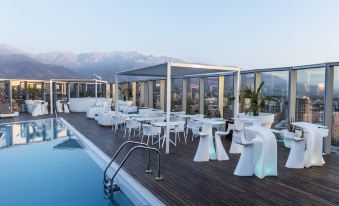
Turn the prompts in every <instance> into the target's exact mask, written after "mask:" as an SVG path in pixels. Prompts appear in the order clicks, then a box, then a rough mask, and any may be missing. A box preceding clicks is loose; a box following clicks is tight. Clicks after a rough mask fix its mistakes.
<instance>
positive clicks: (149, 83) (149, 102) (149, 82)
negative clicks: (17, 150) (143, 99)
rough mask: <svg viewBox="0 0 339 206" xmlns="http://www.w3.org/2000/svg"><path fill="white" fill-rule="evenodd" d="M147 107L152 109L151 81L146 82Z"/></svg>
mask: <svg viewBox="0 0 339 206" xmlns="http://www.w3.org/2000/svg"><path fill="white" fill-rule="evenodd" d="M148 107H150V108H153V81H148Z"/></svg>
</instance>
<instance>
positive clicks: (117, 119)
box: [112, 115, 126, 133]
mask: <svg viewBox="0 0 339 206" xmlns="http://www.w3.org/2000/svg"><path fill="white" fill-rule="evenodd" d="M125 122H126V120H125V118H123V117H122V116H120V115H113V116H112V131H114V133H116V131H117V129H118V127H119V126H120V125H121V127H122V126H123V125H124V124H125Z"/></svg>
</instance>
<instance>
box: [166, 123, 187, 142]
mask: <svg viewBox="0 0 339 206" xmlns="http://www.w3.org/2000/svg"><path fill="white" fill-rule="evenodd" d="M177 122H178V123H179V124H178V125H176V126H174V128H172V129H171V130H170V133H174V135H175V137H174V145H177V138H178V139H179V141H180V133H184V134H183V137H184V140H185V143H186V142H187V141H186V135H185V122H184V121H177Z"/></svg>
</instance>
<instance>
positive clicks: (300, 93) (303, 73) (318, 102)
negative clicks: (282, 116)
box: [295, 68, 325, 124]
mask: <svg viewBox="0 0 339 206" xmlns="http://www.w3.org/2000/svg"><path fill="white" fill-rule="evenodd" d="M324 101H325V68H315V69H303V70H298V71H297V95H296V114H295V116H296V117H295V120H296V121H304V122H312V123H318V124H324Z"/></svg>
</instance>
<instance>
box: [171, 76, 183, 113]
mask: <svg viewBox="0 0 339 206" xmlns="http://www.w3.org/2000/svg"><path fill="white" fill-rule="evenodd" d="M182 82H183V81H182V79H172V82H171V86H172V96H171V100H172V103H171V104H172V105H171V108H172V112H179V111H182Z"/></svg>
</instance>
